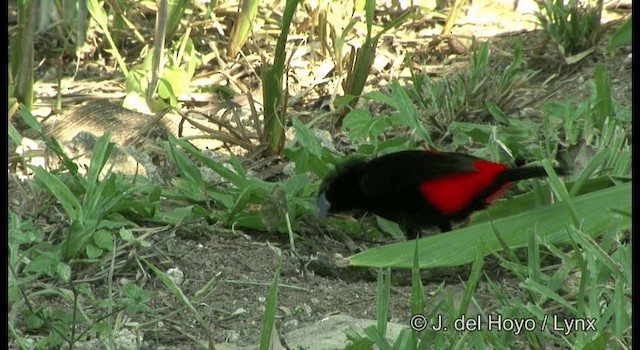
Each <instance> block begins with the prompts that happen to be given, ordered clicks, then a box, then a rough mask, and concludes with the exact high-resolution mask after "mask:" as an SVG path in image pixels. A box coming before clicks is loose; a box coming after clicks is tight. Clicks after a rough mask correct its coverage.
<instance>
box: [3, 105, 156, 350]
mask: <svg viewBox="0 0 640 350" xmlns="http://www.w3.org/2000/svg"><path fill="white" fill-rule="evenodd" d="M18 115H19V116H20V117H21V118H22V120H23V121H24V122H25V124H26V125H29V126H30V127H31V128H32V129H33V130H34V131H35V132H37V133H39V137H41V138H43V139H45V140H46V143H47V146H48V149H50V150H51V151H52V152H53V154H55V155H56V156H57V157H58V158H59V160H60V162H61V163H62V167H61V168H60V169H57V170H46V169H43V168H41V167H33V166H31V167H30V168H31V170H32V171H33V172H34V174H35V181H34V183H33V186H34V187H35V189H36V190H37V191H43V192H48V193H49V194H50V195H49V197H48V198H49V200H47V201H43V202H42V203H40V206H41V208H40V209H39V210H47V208H49V207H56V208H58V210H59V211H58V213H60V214H59V215H60V217H59V222H60V223H61V224H60V227H59V229H58V230H56V231H57V232H58V233H55V232H49V233H47V238H46V239H45V229H43V228H41V227H39V226H37V225H35V222H34V221H32V220H33V219H30V218H28V217H25V218H23V217H21V215H20V214H19V213H15V212H12V211H11V210H10V211H9V218H10V220H9V228H10V229H9V250H10V252H11V253H10V255H9V271H10V277H9V283H10V286H9V303H10V305H11V312H10V314H9V327H10V329H11V335H12V338H13V339H14V340H15V341H16V342H18V343H19V344H26V343H25V341H26V340H25V339H26V338H25V336H24V335H23V334H22V332H21V331H20V330H18V328H17V327H16V325H17V324H18V323H19V322H26V325H27V329H29V330H30V331H31V332H37V333H40V334H42V335H43V336H42V337H41V338H40V341H39V342H38V343H37V344H36V346H37V347H38V348H51V347H60V346H62V345H63V343H66V344H68V346H70V347H73V344H74V343H76V342H78V341H80V340H87V339H89V338H92V337H94V336H96V335H99V336H101V337H107V338H108V337H109V336H113V334H114V332H115V329H114V328H113V327H112V326H113V325H112V324H109V321H108V320H109V319H110V318H111V316H113V315H114V314H116V313H119V312H126V313H127V314H135V313H141V312H145V313H147V312H149V311H150V308H149V307H148V306H147V302H148V301H149V300H150V295H149V294H148V293H147V292H145V291H144V290H142V289H141V288H139V287H138V286H136V285H133V284H130V285H125V286H123V287H122V289H121V290H119V291H118V293H114V294H113V295H110V296H109V298H108V300H105V301H103V300H97V299H96V298H95V297H94V295H93V294H92V292H91V291H90V288H89V287H88V286H87V285H86V284H85V283H79V282H77V279H78V276H77V274H79V273H81V272H80V270H81V269H83V268H85V266H86V265H91V264H94V266H98V265H100V263H101V262H103V259H105V258H107V257H109V256H110V257H115V256H116V254H117V253H118V248H119V247H120V245H119V242H121V241H124V242H125V245H127V244H128V245H130V246H134V247H138V248H144V247H148V246H149V242H146V241H145V240H144V239H141V238H136V237H135V236H134V234H133V233H132V232H131V230H130V229H131V228H134V227H136V226H137V225H136V224H135V221H138V220H141V219H143V218H152V217H154V215H155V210H156V206H157V203H158V200H159V196H160V190H159V189H157V188H155V187H153V186H149V185H147V184H145V183H144V181H141V180H140V182H138V183H135V182H132V181H131V179H128V178H125V177H124V176H122V175H116V174H113V173H110V172H109V171H108V170H106V171H105V165H106V164H107V161H108V159H109V157H110V154H111V153H112V151H113V149H114V145H113V143H111V142H110V141H109V138H110V135H109V134H106V135H105V136H103V137H101V138H99V139H98V140H97V141H96V144H95V147H94V149H93V158H92V162H91V164H90V166H89V168H88V172H87V175H86V177H85V176H83V175H82V174H81V173H80V171H79V168H78V166H77V164H75V163H74V162H73V160H72V159H70V158H69V157H68V156H67V155H66V154H65V153H64V152H63V151H62V148H61V146H60V144H59V143H58V142H57V141H56V140H55V139H52V138H48V137H46V136H45V135H44V134H43V133H42V129H41V127H40V125H39V124H38V123H37V121H36V119H35V118H34V117H33V116H32V115H31V113H30V112H29V111H28V110H26V109H25V108H21V109H20V110H19V111H18ZM11 129H12V132H11V133H10V135H11V141H12V142H16V144H18V143H19V142H20V140H21V138H22V136H21V135H20V134H19V133H18V131H17V130H16V129H15V128H14V127H11ZM138 193H146V195H143V196H139V195H138ZM89 310H91V311H89ZM25 346H26V345H25Z"/></svg>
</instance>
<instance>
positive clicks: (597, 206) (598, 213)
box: [349, 183, 631, 269]
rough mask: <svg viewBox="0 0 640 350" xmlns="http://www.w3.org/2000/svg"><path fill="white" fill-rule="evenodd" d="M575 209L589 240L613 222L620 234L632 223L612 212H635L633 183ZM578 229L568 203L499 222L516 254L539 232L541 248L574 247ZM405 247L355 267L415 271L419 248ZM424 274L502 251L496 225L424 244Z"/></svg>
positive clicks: (366, 256)
mask: <svg viewBox="0 0 640 350" xmlns="http://www.w3.org/2000/svg"><path fill="white" fill-rule="evenodd" d="M573 205H574V207H575V210H576V212H577V213H578V215H579V217H580V218H581V227H580V229H581V230H582V231H583V232H585V233H586V234H588V235H589V236H592V237H594V236H597V235H598V234H600V233H602V232H603V231H604V230H606V229H607V228H608V227H609V226H610V224H611V220H619V223H618V225H619V228H620V229H626V228H629V227H630V226H631V220H630V219H629V218H628V217H619V216H617V215H615V214H614V213H613V211H612V210H614V209H616V210H631V183H625V184H622V185H618V186H615V187H610V188H607V189H604V190H599V191H595V192H591V193H588V194H585V195H582V196H578V197H575V198H573ZM571 223H572V218H571V215H570V214H569V212H568V210H567V208H566V205H565V204H564V203H556V204H553V205H547V206H544V207H541V208H538V209H533V210H530V211H527V212H524V213H521V214H517V215H512V216H508V217H505V218H502V219H499V220H495V221H494V222H493V224H494V225H495V227H496V229H498V230H500V232H501V233H502V237H503V238H504V241H505V242H507V244H508V245H509V246H510V247H512V248H518V247H525V246H526V245H527V244H528V240H529V235H528V234H527V232H528V230H532V229H535V230H536V233H537V235H538V237H539V239H540V241H541V242H544V243H551V244H556V245H557V244H568V243H570V237H569V236H568V235H567V232H566V227H567V225H569V224H571ZM414 244H415V243H414V242H411V241H408V242H400V243H393V244H389V245H385V246H381V247H376V248H373V249H369V250H367V251H364V252H362V253H359V254H356V255H353V256H351V257H349V265H351V266H371V267H397V268H411V267H412V265H413V254H411V252H412V251H413V245H414ZM419 244H420V247H419V249H420V268H423V269H424V268H434V267H446V266H458V265H462V264H467V263H469V262H472V261H473V260H474V258H475V256H476V250H477V247H478V246H480V245H484V247H486V250H485V251H484V254H485V255H488V254H490V253H491V252H496V251H499V250H501V249H502V247H501V245H500V242H499V241H498V239H497V237H496V235H495V233H494V232H493V228H492V225H491V223H490V222H489V223H483V224H480V225H476V226H471V227H466V228H463V229H460V230H456V231H451V232H447V233H443V234H439V235H434V236H430V237H427V238H423V239H420V242H419Z"/></svg>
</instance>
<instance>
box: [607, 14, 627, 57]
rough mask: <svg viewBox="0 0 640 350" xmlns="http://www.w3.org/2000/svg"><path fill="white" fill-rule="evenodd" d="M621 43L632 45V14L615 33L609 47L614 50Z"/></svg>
mask: <svg viewBox="0 0 640 350" xmlns="http://www.w3.org/2000/svg"><path fill="white" fill-rule="evenodd" d="M620 45H631V16H629V18H628V19H627V21H626V22H624V24H623V25H621V26H620V28H618V30H616V31H615V32H614V33H613V35H612V36H611V40H610V41H609V45H607V49H609V50H612V49H614V48H615V47H618V46H620Z"/></svg>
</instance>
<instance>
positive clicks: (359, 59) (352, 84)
mask: <svg viewBox="0 0 640 350" xmlns="http://www.w3.org/2000/svg"><path fill="white" fill-rule="evenodd" d="M374 10H375V1H374V0H366V1H365V21H366V25H367V34H366V37H365V40H364V43H363V45H362V47H360V48H358V49H352V51H351V59H350V61H349V62H348V63H347V64H348V65H347V69H346V70H347V78H346V79H345V80H344V82H343V89H344V96H343V97H342V99H341V101H340V102H339V103H338V106H337V107H339V108H340V119H342V118H343V117H344V116H345V115H346V114H347V113H348V112H349V111H350V110H351V109H353V108H354V107H355V105H356V103H357V102H358V99H359V96H360V94H362V90H363V89H364V85H365V84H366V82H367V77H368V76H369V71H370V70H371V65H372V64H373V60H374V59H375V57H376V53H375V52H376V47H377V46H378V40H380V38H381V37H382V35H383V34H384V33H386V32H387V31H389V30H391V29H393V28H395V27H397V26H399V25H400V24H402V23H403V22H404V21H406V20H407V19H408V18H409V16H410V15H411V12H405V13H403V14H402V15H400V16H399V17H398V18H396V19H394V20H393V21H392V22H391V23H389V25H387V26H386V27H384V28H383V29H382V30H381V31H380V32H379V33H378V34H376V35H375V36H372V33H373V15H374ZM352 23H353V21H352ZM352 27H353V24H351V23H350V24H349V25H348V26H347V28H346V29H345V30H350V29H351V28H352ZM342 37H343V38H344V32H343V36H342ZM342 40H344V39H342ZM339 45H340V46H339V47H338V49H340V50H341V48H342V43H341V42H339ZM338 54H341V52H340V51H338Z"/></svg>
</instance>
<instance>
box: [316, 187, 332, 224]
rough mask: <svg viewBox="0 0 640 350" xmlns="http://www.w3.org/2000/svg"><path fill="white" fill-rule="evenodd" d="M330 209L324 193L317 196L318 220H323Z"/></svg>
mask: <svg viewBox="0 0 640 350" xmlns="http://www.w3.org/2000/svg"><path fill="white" fill-rule="evenodd" d="M330 208H331V203H329V201H328V200H327V197H326V196H325V194H324V192H322V193H320V195H319V196H318V218H320V219H324V218H325V217H326V216H327V213H328V212H329V209H330Z"/></svg>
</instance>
